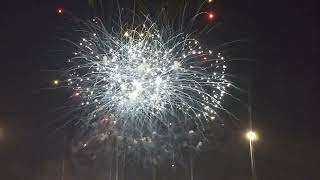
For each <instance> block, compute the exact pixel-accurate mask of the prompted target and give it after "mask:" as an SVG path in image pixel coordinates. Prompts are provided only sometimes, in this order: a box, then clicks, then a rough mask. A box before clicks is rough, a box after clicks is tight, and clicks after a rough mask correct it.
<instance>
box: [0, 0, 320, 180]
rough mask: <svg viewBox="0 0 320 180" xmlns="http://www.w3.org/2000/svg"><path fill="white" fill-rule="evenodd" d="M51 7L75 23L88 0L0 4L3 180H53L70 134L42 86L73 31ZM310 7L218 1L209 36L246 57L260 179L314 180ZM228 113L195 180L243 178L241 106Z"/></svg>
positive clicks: (314, 14)
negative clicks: (229, 119) (231, 118)
mask: <svg viewBox="0 0 320 180" xmlns="http://www.w3.org/2000/svg"><path fill="white" fill-rule="evenodd" d="M128 2H129V1H128ZM128 4H130V3H125V6H128ZM58 7H64V8H66V9H68V10H70V12H72V13H73V14H74V15H75V16H78V17H80V18H88V15H90V13H89V12H90V9H89V7H88V4H87V1H85V0H81V1H80V0H68V1H67V0H56V1H49V0H38V1H37V0H29V1H22V0H20V1H10V2H1V28H0V29H1V43H0V44H1V58H0V59H1V60H0V62H1V63H0V83H1V85H0V128H2V131H3V137H2V138H1V139H0V179H1V180H2V179H3V180H11V179H12V180H13V179H14V180H16V179H17V180H20V179H30V180H37V179H48V180H49V179H57V178H54V177H56V176H57V174H59V172H58V166H59V160H61V159H62V152H63V136H64V135H65V134H67V136H70V135H71V134H72V133H71V132H68V129H69V127H68V126H67V127H64V128H63V127H61V125H62V124H61V123H60V122H59V119H61V115H59V107H61V106H63V104H64V102H65V100H66V98H67V92H66V91H65V90H50V89H47V88H48V87H50V86H51V85H52V80H53V79H55V78H56V77H57V74H55V73H54V72H52V71H49V70H54V69H57V68H59V67H61V65H63V63H64V61H65V58H66V57H68V56H69V54H68V51H67V50H66V49H65V42H63V41H61V38H65V37H69V35H71V36H72V31H71V28H70V25H69V24H70V23H68V21H69V20H68V18H66V17H63V16H59V15H57V14H56V9H57V8H58ZM317 7H319V6H318V5H317V3H316V1H315V0H314V1H309V2H307V1H298V0H290V1H289V0H287V1H285V0H279V1H262V0H258V1H253V0H251V1H250V0H238V1H236V0H234V1H231V0H217V3H216V6H215V11H216V12H217V20H216V21H217V26H216V28H215V29H214V30H212V31H211V32H210V33H208V34H207V36H208V39H210V41H211V40H212V41H216V42H214V43H212V42H211V43H212V44H213V45H219V44H221V43H224V42H228V41H233V40H241V42H240V43H235V44H232V45H229V46H228V47H225V48H224V50H226V51H228V50H230V51H232V50H234V51H235V54H236V56H238V57H239V58H248V59H250V61H241V62H235V64H234V65H232V67H234V69H235V72H234V73H235V74H239V76H241V77H244V78H249V79H250V80H251V82H252V90H251V91H252V99H253V100H252V106H253V120H254V126H255V127H256V129H257V130H258V132H259V133H260V136H261V137H260V141H259V142H257V144H256V167H257V174H258V179H261V180H283V179H290V180H298V179H299V180H301V179H305V180H316V179H320V175H319V172H318V171H319V161H320V155H319V152H320V140H319V137H320V136H319V135H320V133H319V125H320V123H319V116H318V113H319V105H318V103H319V96H320V95H319V94H320V93H319V92H320V85H319V80H318V76H319V75H320V73H319V72H318V69H319V67H318V64H320V63H319V62H318V61H319V60H320V59H319V57H320V35H319V32H320V20H319V18H318V17H320V13H319V10H318V8H317ZM66 33H68V34H66ZM228 48H229V49H228ZM239 51H240V52H241V53H239ZM242 85H243V84H242ZM243 88H246V86H245V85H244V86H243ZM244 97H245V96H244ZM243 101H247V100H246V99H243ZM228 102H229V101H228ZM231 102H232V101H231ZM234 106H235V107H234V108H233V109H232V107H233V105H232V104H231V105H228V107H230V108H231V109H230V110H231V111H233V110H234V111H235V114H236V115H237V117H238V118H239V121H238V122H235V123H234V124H232V125H230V126H231V128H230V129H231V130H228V132H229V133H228V135H227V138H225V142H221V143H222V144H223V145H222V146H223V147H222V148H221V149H219V150H213V151H209V152H205V153H203V154H202V155H200V157H199V160H198V161H197V163H196V173H197V175H196V176H197V177H198V178H196V179H195V180H197V179H201V180H209V179H219V180H234V179H238V180H242V179H243V180H245V179H249V177H250V169H249V151H248V143H247V142H246V140H245V139H244V137H243V133H244V132H245V130H246V127H247V122H248V121H247V112H246V107H239V104H237V105H234ZM70 166H71V165H70ZM71 169H72V168H69V170H70V172H68V173H69V174H74V172H71ZM50 176H51V177H50ZM70 179H71V178H70Z"/></svg>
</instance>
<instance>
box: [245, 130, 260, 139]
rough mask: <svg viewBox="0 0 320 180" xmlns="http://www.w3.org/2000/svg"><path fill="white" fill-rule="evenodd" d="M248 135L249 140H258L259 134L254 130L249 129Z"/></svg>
mask: <svg viewBox="0 0 320 180" xmlns="http://www.w3.org/2000/svg"><path fill="white" fill-rule="evenodd" d="M246 137H247V139H248V140H249V141H256V140H258V135H257V133H256V132H254V131H248V132H247V134H246Z"/></svg>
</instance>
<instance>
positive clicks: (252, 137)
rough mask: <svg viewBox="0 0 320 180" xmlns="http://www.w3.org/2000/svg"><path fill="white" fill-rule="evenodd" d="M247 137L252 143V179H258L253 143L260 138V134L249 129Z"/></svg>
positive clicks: (250, 143)
mask: <svg viewBox="0 0 320 180" xmlns="http://www.w3.org/2000/svg"><path fill="white" fill-rule="evenodd" d="M246 138H247V139H248V140H249V145H250V161H251V176H252V180H257V174H256V166H255V160H254V146H253V143H254V142H255V141H257V140H258V135H257V133H256V132H254V131H252V130H249V131H248V132H247V133H246Z"/></svg>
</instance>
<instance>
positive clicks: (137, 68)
mask: <svg viewBox="0 0 320 180" xmlns="http://www.w3.org/2000/svg"><path fill="white" fill-rule="evenodd" d="M88 25H89V26H88V27H89V28H88V29H89V31H83V32H85V33H83V38H82V39H81V40H80V41H79V42H78V43H75V44H76V47H77V50H76V51H75V53H74V55H75V56H74V57H73V58H71V59H69V61H68V62H70V63H71V64H72V65H71V68H69V69H68V70H67V71H66V74H67V75H68V76H69V77H68V78H67V84H68V86H69V87H72V89H73V90H74V95H73V96H75V97H78V98H81V102H80V104H79V107H80V109H81V110H82V112H83V114H85V116H83V114H82V117H81V120H82V121H84V122H85V124H87V125H89V126H91V125H92V124H94V123H100V122H104V123H105V124H107V125H106V126H105V127H106V129H105V133H108V131H115V129H116V130H117V134H118V135H121V136H123V137H130V138H143V137H146V136H151V135H152V134H161V135H168V134H169V133H171V134H172V132H174V131H177V128H179V129H184V130H185V132H189V131H190V130H199V131H200V132H201V131H204V130H205V129H206V126H207V124H208V123H209V122H211V121H215V120H216V118H217V116H218V113H217V109H223V107H222V105H221V101H222V100H223V96H224V95H225V94H226V87H227V86H230V85H231V83H230V82H229V81H228V80H227V79H226V75H225V73H226V69H227V60H225V59H224V57H223V56H222V55H221V54H220V53H217V54H214V53H213V52H212V51H211V50H209V49H207V48H206V47H203V46H202V45H201V43H200V42H199V41H198V40H196V39H194V38H193V37H192V34H187V33H184V32H175V31H174V30H173V29H172V28H171V27H170V26H164V27H159V26H158V24H156V23H153V22H152V21H151V20H150V19H148V18H147V17H146V18H145V21H144V22H143V23H141V24H139V25H130V26H129V25H122V26H121V27H120V28H118V30H114V29H113V30H112V31H108V30H106V29H105V28H104V27H103V25H102V23H100V21H99V20H98V19H93V22H90V23H88Z"/></svg>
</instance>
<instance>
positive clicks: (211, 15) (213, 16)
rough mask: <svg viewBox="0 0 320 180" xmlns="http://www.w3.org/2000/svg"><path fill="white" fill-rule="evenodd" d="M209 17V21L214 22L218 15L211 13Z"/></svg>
mask: <svg viewBox="0 0 320 180" xmlns="http://www.w3.org/2000/svg"><path fill="white" fill-rule="evenodd" d="M208 17H209V19H211V20H214V19H215V17H216V15H215V14H214V13H213V12H209V13H208Z"/></svg>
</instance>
